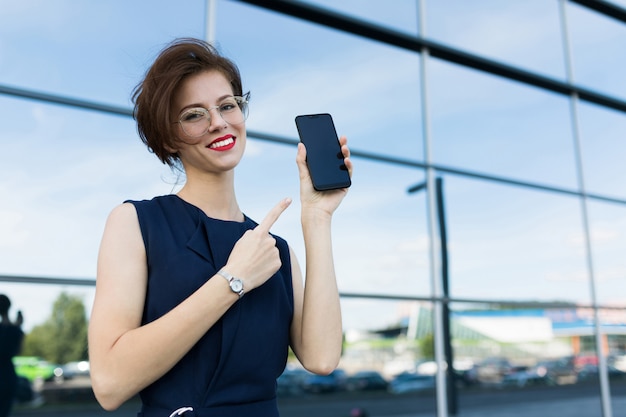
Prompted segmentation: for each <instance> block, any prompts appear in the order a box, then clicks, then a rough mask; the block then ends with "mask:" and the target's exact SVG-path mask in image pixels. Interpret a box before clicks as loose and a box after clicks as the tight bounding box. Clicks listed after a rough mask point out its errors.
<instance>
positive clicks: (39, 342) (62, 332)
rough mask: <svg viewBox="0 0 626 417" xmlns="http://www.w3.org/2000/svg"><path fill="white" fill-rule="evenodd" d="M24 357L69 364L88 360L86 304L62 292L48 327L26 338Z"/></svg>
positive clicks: (46, 324) (43, 326)
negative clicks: (37, 357)
mask: <svg viewBox="0 0 626 417" xmlns="http://www.w3.org/2000/svg"><path fill="white" fill-rule="evenodd" d="M22 354H23V355H29V356H40V357H42V358H44V359H46V360H47V361H49V362H52V363H57V364H65V363H67V362H71V361H80V360H86V359H87V318H86V315H85V306H84V304H83V301H82V300H81V299H80V298H79V297H76V296H72V295H68V294H66V293H65V292H62V293H61V294H60V295H59V297H58V298H57V299H56V301H55V302H54V305H53V307H52V314H51V316H50V317H49V318H48V320H46V322H45V323H43V324H40V325H38V326H35V327H34V328H33V330H32V331H31V332H30V333H29V334H28V335H26V339H25V340H24V347H23V349H22Z"/></svg>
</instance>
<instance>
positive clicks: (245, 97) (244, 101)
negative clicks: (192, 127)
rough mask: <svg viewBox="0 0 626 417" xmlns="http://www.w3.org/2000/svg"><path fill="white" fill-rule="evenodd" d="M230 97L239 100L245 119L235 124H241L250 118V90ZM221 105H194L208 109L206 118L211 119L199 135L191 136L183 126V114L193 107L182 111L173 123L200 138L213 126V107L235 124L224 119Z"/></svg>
mask: <svg viewBox="0 0 626 417" xmlns="http://www.w3.org/2000/svg"><path fill="white" fill-rule="evenodd" d="M230 97H232V98H234V99H235V101H236V102H237V107H239V110H241V114H242V115H243V120H242V121H241V122H239V123H234V124H241V123H243V122H245V121H246V119H247V118H248V103H250V92H249V91H248V92H247V93H244V94H242V95H240V96H228V97H226V98H230ZM221 106H222V104H218V105H217V106H211V107H209V108H205V107H192V108H193V109H203V110H206V112H207V115H206V118H207V120H208V121H209V125H208V126H207V129H206V130H205V131H204V132H202V133H201V134H199V135H197V136H191V135H190V134H189V133H187V131H186V130H185V128H184V126H183V120H182V118H183V115H184V114H185V113H186V112H187V111H188V110H191V109H192V108H189V109H185V111H183V112H181V114H180V116H179V119H178V121H176V122H172V124H177V123H178V124H179V125H180V128H181V129H182V130H183V132H185V134H186V135H187V136H189V137H192V138H199V137H200V136H202V135H204V134H205V133H206V132H208V131H209V128H210V127H211V110H213V109H215V110H217V112H218V114H219V115H220V117H221V118H222V120H224V121H225V122H226V123H228V124H229V125H232V124H233V123H229V122H228V121H226V119H224V116H222V112H221V111H220V110H219V109H220V107H221ZM244 109H245V110H244Z"/></svg>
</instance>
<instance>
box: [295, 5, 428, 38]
mask: <svg viewBox="0 0 626 417" xmlns="http://www.w3.org/2000/svg"><path fill="white" fill-rule="evenodd" d="M302 3H310V4H311V5H314V6H318V7H322V8H324V9H329V10H332V11H335V12H338V13H341V14H345V15H347V16H350V17H353V18H355V19H359V20H365V21H369V22H371V23H374V24H376V25H382V26H388V27H389V28H392V29H394V30H399V31H403V32H408V33H410V34H413V35H415V34H417V14H418V13H417V2H416V1H415V0H396V1H394V3H393V6H392V7H389V4H388V3H385V2H381V1H377V0H344V1H341V2H338V1H333V0H303V1H302Z"/></svg>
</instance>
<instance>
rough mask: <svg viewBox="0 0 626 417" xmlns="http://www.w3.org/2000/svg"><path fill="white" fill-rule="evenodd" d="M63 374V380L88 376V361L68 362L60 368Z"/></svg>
mask: <svg viewBox="0 0 626 417" xmlns="http://www.w3.org/2000/svg"><path fill="white" fill-rule="evenodd" d="M61 371H62V373H63V379H72V378H75V377H80V376H89V362H88V361H76V362H68V363H66V364H65V365H63V366H61Z"/></svg>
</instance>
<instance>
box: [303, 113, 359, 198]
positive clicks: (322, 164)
mask: <svg viewBox="0 0 626 417" xmlns="http://www.w3.org/2000/svg"><path fill="white" fill-rule="evenodd" d="M296 127H297V128H298V134H299V135H300V141H301V142H302V143H304V146H306V162H307V165H308V167H309V172H310V173H311V180H312V181H313V187H314V188H315V189H316V190H318V191H324V190H333V189H337V188H346V187H349V186H350V185H351V181H350V175H349V174H348V170H347V169H346V166H345V164H344V162H343V155H342V154H341V146H340V145H339V138H338V137H337V131H336V130H335V124H334V123H333V119H332V117H331V115H330V114H328V113H322V114H308V115H301V116H297V117H296Z"/></svg>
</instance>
